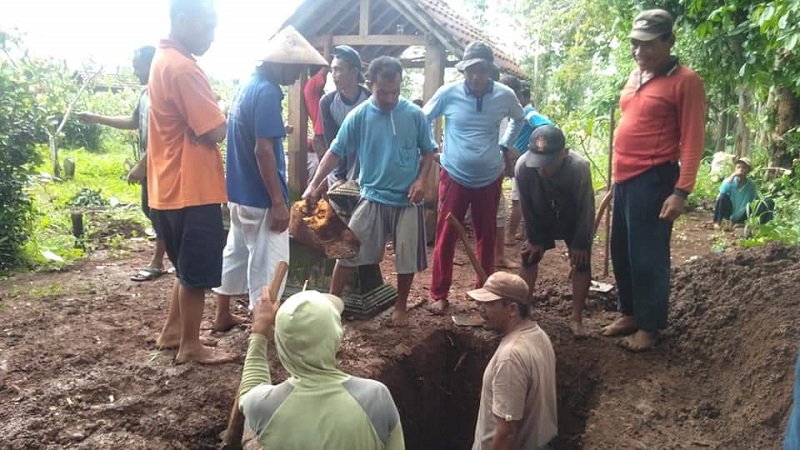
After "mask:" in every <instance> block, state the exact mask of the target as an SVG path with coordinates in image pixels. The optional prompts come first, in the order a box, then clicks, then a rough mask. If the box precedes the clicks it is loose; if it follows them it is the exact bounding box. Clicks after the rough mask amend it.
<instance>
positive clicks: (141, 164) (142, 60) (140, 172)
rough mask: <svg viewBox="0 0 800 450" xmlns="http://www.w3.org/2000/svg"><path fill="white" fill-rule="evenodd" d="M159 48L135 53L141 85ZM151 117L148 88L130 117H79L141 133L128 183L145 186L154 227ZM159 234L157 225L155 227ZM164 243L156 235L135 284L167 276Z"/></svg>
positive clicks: (145, 207) (145, 209)
mask: <svg viewBox="0 0 800 450" xmlns="http://www.w3.org/2000/svg"><path fill="white" fill-rule="evenodd" d="M155 52H156V48H155V47H153V46H152V45H147V46H144V47H141V48H138V49H136V51H134V52H133V74H134V75H136V78H137V79H139V83H141V84H142V85H143V86H147V82H148V81H149V78H150V64H151V63H152V62H153V55H154V54H155ZM149 115H150V96H149V95H148V93H147V88H145V89H144V90H142V93H141V95H139V103H137V105H136V108H135V109H134V110H133V114H131V115H130V116H120V117H111V116H103V115H99V114H92V113H89V112H80V113H78V114H77V117H78V120H79V121H81V122H83V123H96V124H100V125H105V126H108V127H112V128H116V129H119V130H137V129H138V130H139V152H138V159H139V161H138V162H137V163H136V165H135V166H134V167H133V168H132V169H131V170H130V172H128V183H131V184H133V183H138V184H139V185H140V186H141V192H142V197H141V198H142V211H143V212H144V215H145V216H147V218H148V219H150V222H151V224H152V222H153V218H152V215H151V213H150V206H149V205H148V203H149V202H148V198H147V124H148V117H149ZM153 229H154V230H155V224H153ZM165 252H166V249H165V248H164V240H163V239H162V238H161V237H159V236H158V232H157V231H156V245H155V248H154V249H153V258H152V259H151V260H150V263H149V264H148V265H147V267H145V268H143V269H140V270H139V271H138V272H136V273H135V274H134V275H133V276H131V280H133V281H152V280H155V279H156V278H158V277H160V276H161V275H164V274H165V273H166V271H165V270H164V254H165Z"/></svg>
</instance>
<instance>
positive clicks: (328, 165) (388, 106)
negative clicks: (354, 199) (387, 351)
mask: <svg viewBox="0 0 800 450" xmlns="http://www.w3.org/2000/svg"><path fill="white" fill-rule="evenodd" d="M369 80H370V81H369V83H368V85H369V87H370V89H371V91H372V97H371V100H369V101H366V102H364V103H362V104H361V105H359V106H358V107H356V109H354V110H353V111H351V112H350V114H348V115H347V117H346V118H345V119H344V122H343V123H342V126H341V128H340V129H339V133H338V134H337V135H336V139H334V141H333V143H332V144H331V148H330V149H329V150H328V151H327V152H326V153H325V156H324V157H323V158H322V161H321V162H320V165H319V168H318V169H317V174H316V175H315V176H314V180H312V182H311V183H310V184H309V187H308V189H306V192H305V193H304V194H303V198H304V199H306V201H308V202H309V203H310V204H316V201H317V200H318V199H319V197H320V195H321V192H322V188H321V186H322V185H323V184H324V181H325V177H326V176H327V175H328V173H330V172H331V171H332V170H333V169H334V168H335V167H336V166H337V165H338V163H339V162H340V161H341V160H342V159H343V158H345V157H348V156H357V157H358V159H359V160H360V161H361V168H360V170H359V179H360V192H361V198H362V200H361V202H360V203H359V204H358V206H357V207H356V210H355V211H354V212H353V215H352V217H351V218H350V228H351V229H352V230H353V233H355V235H356V236H357V237H358V239H359V240H360V241H361V248H360V250H359V253H358V255H356V257H355V258H352V259H348V260H339V261H337V262H336V267H335V268H334V270H333V278H332V279H331V288H330V291H331V294H333V295H337V296H338V295H341V293H342V291H343V290H344V286H345V283H346V282H347V280H348V279H349V278H350V277H351V276H352V274H353V272H354V271H355V269H356V268H357V267H358V266H362V265H366V264H376V263H378V262H380V260H381V257H382V256H383V250H384V247H385V245H386V237H387V235H392V240H393V242H394V248H395V272H397V293H398V298H397V304H396V305H395V309H394V313H393V314H392V322H393V324H394V325H405V324H406V323H407V321H408V313H407V311H406V302H407V300H408V294H409V292H410V291H411V283H412V282H413V281H414V274H416V273H417V272H421V271H423V270H425V269H426V268H427V266H428V262H427V258H426V254H425V243H426V241H425V221H424V217H423V214H424V209H423V206H422V203H423V197H424V192H425V189H424V188H425V185H424V183H425V176H424V175H425V174H426V173H427V171H428V169H429V167H430V165H431V162H432V161H433V152H434V150H435V149H436V143H435V142H433V140H432V139H431V130H430V122H429V121H428V120H427V119H426V118H425V115H424V114H423V113H422V110H421V109H420V108H419V107H418V106H416V105H414V104H413V103H411V102H409V101H408V100H406V99H405V98H402V97H400V85H401V83H402V80H403V67H402V65H400V61H399V60H398V59H396V58H391V57H388V56H382V57H380V58H377V59H374V60H373V61H372V63H370V65H369ZM495 205H496V203H495Z"/></svg>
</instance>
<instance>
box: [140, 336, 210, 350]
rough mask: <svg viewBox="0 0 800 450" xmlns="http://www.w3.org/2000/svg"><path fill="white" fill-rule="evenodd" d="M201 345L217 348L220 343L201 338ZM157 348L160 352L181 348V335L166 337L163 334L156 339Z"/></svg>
mask: <svg viewBox="0 0 800 450" xmlns="http://www.w3.org/2000/svg"><path fill="white" fill-rule="evenodd" d="M150 342H152V341H150ZM200 343H201V344H203V345H207V346H209V347H216V346H217V343H218V341H217V340H216V339H213V338H209V337H204V336H201V337H200ZM155 344H156V348H157V349H159V350H173V349H176V348H178V347H180V346H181V337H180V335H176V336H172V335H170V336H165V335H164V334H163V333H162V334H161V335H160V336H159V337H158V339H156V341H155Z"/></svg>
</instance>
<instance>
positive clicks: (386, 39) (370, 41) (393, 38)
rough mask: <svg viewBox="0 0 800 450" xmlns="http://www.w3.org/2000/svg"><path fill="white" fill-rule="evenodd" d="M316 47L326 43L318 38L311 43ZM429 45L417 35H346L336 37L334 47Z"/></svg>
mask: <svg viewBox="0 0 800 450" xmlns="http://www.w3.org/2000/svg"><path fill="white" fill-rule="evenodd" d="M311 43H312V44H313V45H314V46H317V47H321V46H323V45H324V44H325V43H324V42H321V39H320V38H319V37H316V38H314V39H313V40H312V42H311ZM427 44H428V39H427V38H426V37H425V36H421V35H415V34H402V35H399V34H380V35H374V34H373V35H367V36H358V35H346V36H334V37H333V45H350V46H353V47H368V46H374V45H379V46H388V47H410V46H412V45H419V46H424V45H427Z"/></svg>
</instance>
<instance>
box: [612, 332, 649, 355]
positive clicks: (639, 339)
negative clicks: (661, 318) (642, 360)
mask: <svg viewBox="0 0 800 450" xmlns="http://www.w3.org/2000/svg"><path fill="white" fill-rule="evenodd" d="M657 337H658V335H657V334H656V333H648V332H646V331H644V330H639V331H637V332H636V334H634V335H633V336H628V337H626V338H624V339H620V340H619V341H617V345H619V346H620V347H622V348H624V349H625V350H628V351H629V352H634V353H641V352H646V351H648V350H652V349H653V348H654V347H655V346H656V342H657Z"/></svg>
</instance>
